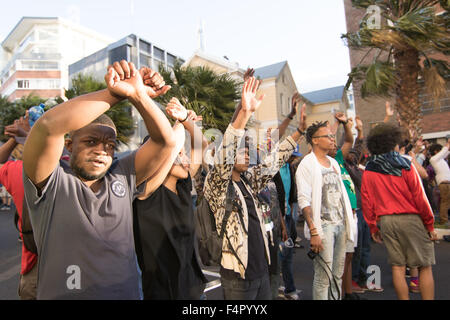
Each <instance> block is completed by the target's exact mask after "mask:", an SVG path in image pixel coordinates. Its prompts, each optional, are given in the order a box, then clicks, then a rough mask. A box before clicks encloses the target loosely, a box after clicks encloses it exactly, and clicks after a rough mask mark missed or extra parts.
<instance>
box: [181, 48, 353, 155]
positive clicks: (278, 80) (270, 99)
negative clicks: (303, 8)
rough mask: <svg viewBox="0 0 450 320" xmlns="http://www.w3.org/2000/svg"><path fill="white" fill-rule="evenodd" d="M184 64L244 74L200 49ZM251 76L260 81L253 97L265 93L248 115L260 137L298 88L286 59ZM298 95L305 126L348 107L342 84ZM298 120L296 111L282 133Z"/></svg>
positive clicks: (289, 105)
mask: <svg viewBox="0 0 450 320" xmlns="http://www.w3.org/2000/svg"><path fill="white" fill-rule="evenodd" d="M185 65H190V66H206V67H208V68H210V69H212V70H214V71H215V72H217V73H218V74H223V73H229V74H231V75H232V76H234V77H235V78H236V79H237V80H240V81H242V77H243V75H244V73H245V70H244V69H241V68H240V67H239V64H238V63H236V62H231V61H229V60H227V59H225V58H218V57H214V56H211V55H208V54H206V53H204V52H203V51H201V50H199V51H197V52H195V53H194V55H193V56H192V57H191V58H189V59H188V60H187V61H186V63H185ZM255 77H257V78H258V79H259V80H261V81H262V82H261V85H260V87H259V89H258V92H257V96H258V97H259V96H260V95H262V94H265V98H264V100H263V102H262V105H261V106H260V108H259V109H258V111H257V112H256V113H255V114H254V115H253V117H252V118H251V120H250V122H249V125H248V127H251V128H253V129H255V131H256V134H257V135H258V136H259V137H263V136H265V132H267V129H268V128H273V129H275V128H277V127H278V126H279V125H280V124H281V123H282V122H283V120H285V119H286V117H287V116H288V115H289V113H290V112H291V108H292V97H293V96H294V94H295V92H297V91H298V89H297V85H296V83H295V81H294V78H293V75H292V72H291V70H290V67H289V64H288V62H287V61H282V62H279V63H275V64H272V65H268V66H263V67H260V68H256V69H255ZM300 96H301V98H302V100H303V101H302V102H301V104H303V103H306V105H307V109H306V113H307V115H308V117H307V124H308V125H309V124H311V123H313V122H315V121H325V120H328V121H330V122H331V123H333V122H334V120H333V119H334V117H333V114H332V112H333V111H341V112H346V111H347V110H349V101H348V98H347V95H346V92H344V86H340V87H334V88H328V89H324V90H318V91H314V92H309V93H306V94H300ZM299 107H301V105H300V106H299ZM299 120H300V111H299V112H298V114H297V115H296V116H295V118H294V120H292V121H291V122H290V125H289V127H288V129H287V130H286V135H289V134H292V133H293V132H294V131H295V130H296V128H297V127H298V123H299ZM338 134H340V132H339V133H338ZM259 141H261V140H259ZM300 151H301V152H303V153H304V152H306V151H307V146H306V143H302V144H301V146H300Z"/></svg>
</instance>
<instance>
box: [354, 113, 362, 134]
mask: <svg viewBox="0 0 450 320" xmlns="http://www.w3.org/2000/svg"><path fill="white" fill-rule="evenodd" d="M355 121H356V130H358V131H362V130H363V122H362V120H361V118H360V117H359V116H356V117H355Z"/></svg>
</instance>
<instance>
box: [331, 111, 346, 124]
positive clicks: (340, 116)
mask: <svg viewBox="0 0 450 320" xmlns="http://www.w3.org/2000/svg"><path fill="white" fill-rule="evenodd" d="M334 117H335V118H336V120H337V121H338V122H339V123H346V122H347V120H348V119H347V116H346V115H345V114H344V113H343V112H336V114H335V115H334Z"/></svg>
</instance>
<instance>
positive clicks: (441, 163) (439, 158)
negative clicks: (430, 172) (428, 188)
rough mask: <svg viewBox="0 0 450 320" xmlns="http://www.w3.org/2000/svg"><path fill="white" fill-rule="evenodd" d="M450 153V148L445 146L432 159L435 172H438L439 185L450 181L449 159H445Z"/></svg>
mask: <svg viewBox="0 0 450 320" xmlns="http://www.w3.org/2000/svg"><path fill="white" fill-rule="evenodd" d="M449 153H450V152H449V151H448V148H447V147H446V146H445V147H443V148H442V149H441V151H439V152H438V153H436V154H435V155H434V156H432V157H431V159H430V163H431V165H432V166H433V168H434V172H436V183H437V184H438V185H440V184H441V182H443V181H450V168H449V167H448V163H447V161H445V159H446V158H447V157H448V155H449Z"/></svg>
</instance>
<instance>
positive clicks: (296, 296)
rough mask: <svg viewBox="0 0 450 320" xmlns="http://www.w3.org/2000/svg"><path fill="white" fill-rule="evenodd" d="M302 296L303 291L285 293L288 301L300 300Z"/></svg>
mask: <svg viewBox="0 0 450 320" xmlns="http://www.w3.org/2000/svg"><path fill="white" fill-rule="evenodd" d="M301 294H302V290H295V291H292V292H289V293H285V294H284V297H285V299H286V300H300V295H301Z"/></svg>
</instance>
